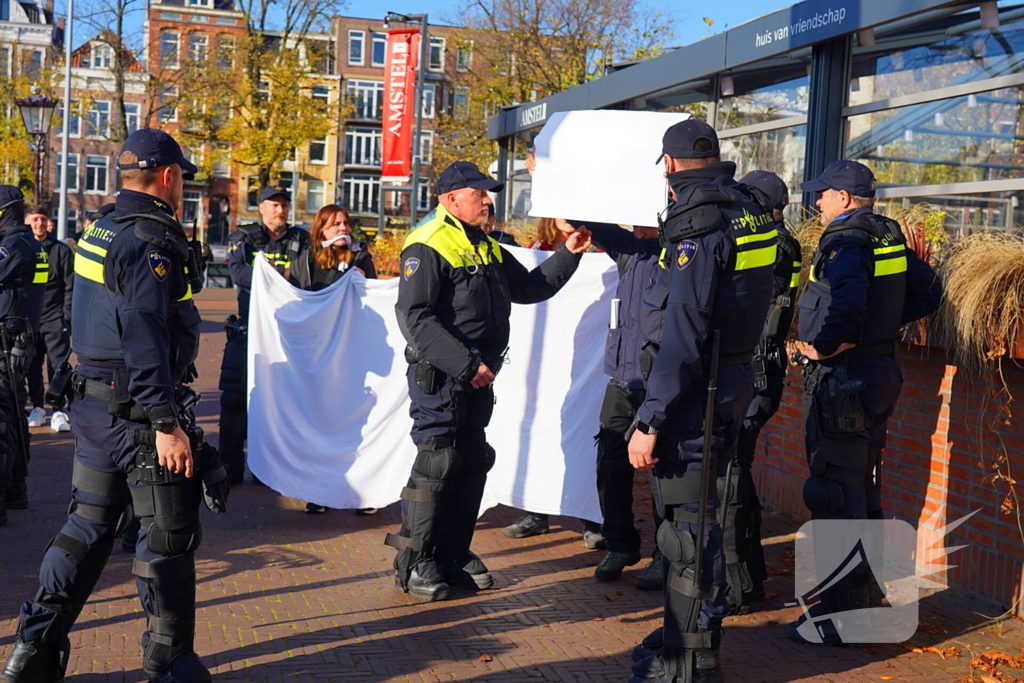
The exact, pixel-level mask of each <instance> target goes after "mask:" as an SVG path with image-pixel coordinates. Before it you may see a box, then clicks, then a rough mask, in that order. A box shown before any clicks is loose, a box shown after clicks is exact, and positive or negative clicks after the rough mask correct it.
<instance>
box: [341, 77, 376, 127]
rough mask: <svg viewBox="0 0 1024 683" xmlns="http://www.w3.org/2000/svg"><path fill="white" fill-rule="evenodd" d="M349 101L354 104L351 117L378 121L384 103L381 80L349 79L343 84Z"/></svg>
mask: <svg viewBox="0 0 1024 683" xmlns="http://www.w3.org/2000/svg"><path fill="white" fill-rule="evenodd" d="M345 92H346V93H347V94H348V98H349V101H350V102H352V104H353V105H355V109H354V111H353V112H352V118H354V119H362V120H364V121H380V119H381V113H382V111H383V110H382V105H383V104H384V82H383V81H360V80H351V81H349V82H348V83H347V84H346V86H345Z"/></svg>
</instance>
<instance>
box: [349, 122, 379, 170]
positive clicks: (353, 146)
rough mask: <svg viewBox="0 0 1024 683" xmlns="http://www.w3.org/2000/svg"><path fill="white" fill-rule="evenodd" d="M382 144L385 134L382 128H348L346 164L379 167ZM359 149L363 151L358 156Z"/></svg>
mask: <svg viewBox="0 0 1024 683" xmlns="http://www.w3.org/2000/svg"><path fill="white" fill-rule="evenodd" d="M382 145H383V136H382V133H381V129H380V128H369V127H366V126H353V127H350V128H346V129H345V165H346V166H366V167H373V166H377V167H379V166H380V161H381V150H382ZM357 150H358V151H359V152H362V153H361V154H359V155H358V156H356V154H357ZM367 150H368V153H367ZM349 159H353V161H351V162H350V161H349ZM367 160H368V161H367ZM364 161H366V163H364Z"/></svg>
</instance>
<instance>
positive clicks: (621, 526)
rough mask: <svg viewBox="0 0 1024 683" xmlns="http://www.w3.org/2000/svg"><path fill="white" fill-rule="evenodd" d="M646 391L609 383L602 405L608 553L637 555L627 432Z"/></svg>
mask: <svg viewBox="0 0 1024 683" xmlns="http://www.w3.org/2000/svg"><path fill="white" fill-rule="evenodd" d="M644 394H645V392H644V390H643V389H642V388H640V389H624V388H623V387H622V386H620V385H619V383H618V382H616V381H615V380H611V381H610V382H608V385H607V387H606V388H605V390H604V402H603V403H602V404H601V429H600V431H599V432H598V434H597V499H598V501H599V502H600V504H601V514H602V515H604V537H605V539H606V540H607V542H608V550H609V551H611V552H617V553H635V552H637V551H639V550H640V534H639V533H638V532H637V530H636V526H635V524H634V520H633V474H634V470H633V466H632V465H631V464H629V448H628V446H629V444H628V443H626V432H627V431H629V427H630V425H631V424H633V417H634V416H635V415H636V411H637V410H638V409H639V408H640V405H641V404H642V403H643V402H644Z"/></svg>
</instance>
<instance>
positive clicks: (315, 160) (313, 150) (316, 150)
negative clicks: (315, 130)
mask: <svg viewBox="0 0 1024 683" xmlns="http://www.w3.org/2000/svg"><path fill="white" fill-rule="evenodd" d="M309 163H311V164H326V163H327V137H326V136H325V137H324V138H323V139H321V140H313V141H312V142H310V143H309Z"/></svg>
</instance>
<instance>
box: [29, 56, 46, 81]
mask: <svg viewBox="0 0 1024 683" xmlns="http://www.w3.org/2000/svg"><path fill="white" fill-rule="evenodd" d="M42 72H43V53H42V52H40V51H38V50H35V51H33V52H31V53H29V56H28V59H27V60H25V77H26V78H27V79H28V80H29V81H37V80H39V76H40V75H41V74H42Z"/></svg>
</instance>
